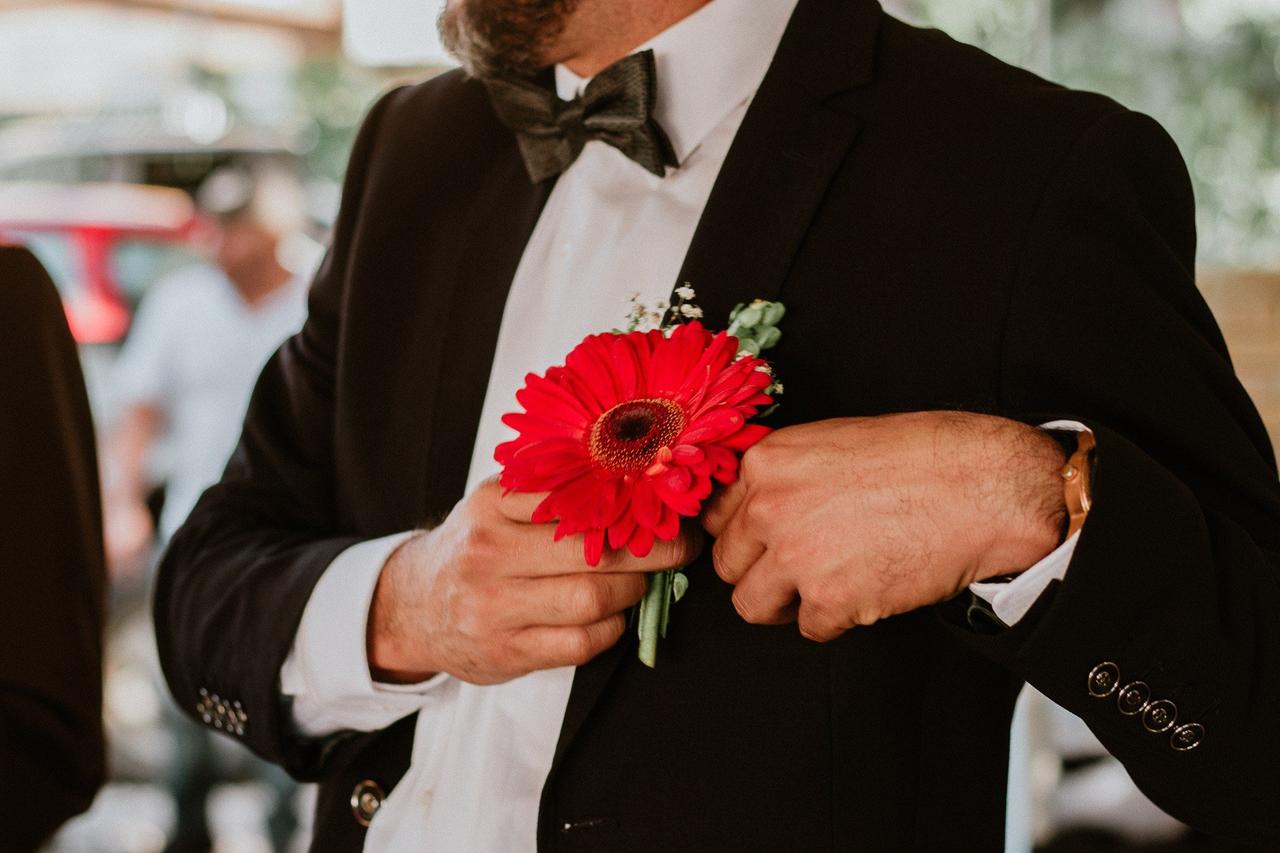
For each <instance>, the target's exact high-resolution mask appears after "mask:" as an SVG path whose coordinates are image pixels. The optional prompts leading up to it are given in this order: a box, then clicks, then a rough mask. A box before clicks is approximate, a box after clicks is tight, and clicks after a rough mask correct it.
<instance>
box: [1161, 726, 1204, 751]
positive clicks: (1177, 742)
mask: <svg viewBox="0 0 1280 853" xmlns="http://www.w3.org/2000/svg"><path fill="white" fill-rule="evenodd" d="M1203 740H1204V726H1202V725H1200V724H1199V723H1187V724H1186V725H1182V726H1178V727H1177V728H1176V729H1174V730H1173V735H1172V736H1171V737H1170V738H1169V745H1170V746H1172V747H1173V748H1174V749H1175V750H1176V751H1178V752H1190V751H1191V750H1193V749H1195V748H1196V747H1197V746H1199V745H1200V743H1201V741H1203Z"/></svg>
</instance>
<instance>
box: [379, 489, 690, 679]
mask: <svg viewBox="0 0 1280 853" xmlns="http://www.w3.org/2000/svg"><path fill="white" fill-rule="evenodd" d="M543 497H544V496H543V495H522V494H510V495H503V493H502V488H501V487H500V486H498V484H497V482H496V481H493V480H490V481H488V482H486V483H485V484H484V485H482V486H481V487H480V488H479V489H477V490H476V491H475V492H474V493H472V494H471V495H470V496H469V497H467V498H466V499H464V500H463V501H462V502H460V503H459V504H458V505H457V506H456V507H455V508H454V509H453V511H452V512H451V513H449V517H448V518H446V519H445V521H444V523H443V524H442V525H440V526H439V527H437V528H435V529H434V530H431V531H429V532H426V533H422V534H419V535H417V536H415V537H414V538H412V539H410V540H409V541H408V542H406V543H405V544H404V545H402V546H401V547H400V548H399V549H397V550H396V552H395V553H394V554H392V555H391V559H389V560H388V561H387V564H386V566H384V567H383V570H382V574H381V575H380V576H379V578H378V585H377V587H376V589H375V591H374V598H373V605H372V607H371V608H370V612H369V630H368V652H369V664H370V669H371V670H372V672H373V673H374V676H375V678H378V679H379V680H383V681H400V682H412V681H421V680H423V679H424V678H427V677H429V676H430V675H432V674H433V673H437V672H447V673H449V674H451V675H453V676H455V677H457V678H461V679H462V680H464V681H469V682H472V683H474V684H497V683H499V682H503V681H509V680H510V679H512V678H516V677H518V676H521V675H524V674H526V673H529V672H532V671H534V670H538V669H552V668H555V667H559V666H571V665H572V666H577V665H581V664H584V663H586V662H587V661H589V660H591V659H592V658H593V657H595V656H596V655H597V654H599V653H600V652H602V651H604V650H605V649H607V648H609V647H610V646H612V645H613V644H614V643H616V642H617V641H618V638H619V637H621V636H622V632H623V630H625V628H626V616H625V611H626V610H627V609H628V608H629V607H631V606H632V605H633V604H635V603H636V602H638V601H639V600H640V599H641V598H642V597H643V596H644V591H645V575H646V574H647V573H649V572H656V571H663V570H665V569H672V568H678V567H680V566H683V565H685V564H687V563H688V562H689V561H691V560H692V559H693V558H694V557H695V556H697V553H698V550H699V548H700V547H701V542H700V537H699V536H698V535H697V533H696V531H695V532H694V534H693V535H688V534H686V535H682V536H681V538H680V539H677V540H676V541H674V542H656V543H654V546H653V552H652V553H650V554H649V556H648V557H645V558H643V559H639V558H636V557H633V556H632V555H631V554H630V553H629V552H611V551H609V550H606V551H605V555H604V558H603V559H602V560H601V562H600V565H599V566H598V567H597V568H594V569H593V568H590V567H588V566H587V564H586V561H585V560H584V559H583V556H582V538H581V537H580V536H575V537H571V538H566V539H562V540H561V541H559V542H555V541H553V539H552V535H551V533H552V531H551V528H550V527H549V526H547V525H545V524H538V525H534V524H530V523H529V518H530V516H531V515H532V514H533V510H534V507H536V506H537V505H538V503H539V502H540V501H541V500H542V498H543Z"/></svg>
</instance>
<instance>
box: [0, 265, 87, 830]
mask: <svg viewBox="0 0 1280 853" xmlns="http://www.w3.org/2000/svg"><path fill="white" fill-rule="evenodd" d="M99 506H100V504H99V501H98V471H97V461H96V457H95V454H94V444H93V424H92V422H91V420H90V417H89V401H88V399H87V398H86V396H85V388H84V380H83V378H82V377H81V375H80V365H79V361H78V360H77V356H76V350H75V344H74V343H73V342H72V340H71V334H70V333H69V332H68V330H67V323H66V319H65V318H64V316H63V313H62V303H61V301H60V300H59V299H58V294H57V291H56V290H55V289H54V286H53V282H51V281H50V280H49V278H48V276H47V275H46V274H45V272H44V270H43V269H42V268H41V267H40V265H39V263H37V262H36V260H35V258H34V257H32V256H31V255H30V254H29V253H27V252H26V251H25V250H19V249H14V248H3V247H0V566H2V567H3V568H2V569H0V582H3V585H4V592H3V594H0V835H3V838H4V842H3V843H0V847H4V849H6V850H27V849H35V848H36V847H38V846H39V844H40V842H41V841H42V840H44V839H45V837H47V836H48V835H49V834H50V833H52V832H53V830H54V829H55V828H57V826H58V825H59V824H61V823H62V822H63V821H64V820H66V819H67V818H68V817H70V816H71V815H74V814H76V813H78V812H81V811H84V810H85V809H86V808H88V807H89V804H90V803H91V802H92V801H93V796H94V794H95V792H96V791H97V789H98V786H99V785H100V784H101V783H102V777H103V738H102V618H103V583H104V568H103V555H102V515H101V510H100V508H99ZM6 845H13V846H12V847H10V846H6Z"/></svg>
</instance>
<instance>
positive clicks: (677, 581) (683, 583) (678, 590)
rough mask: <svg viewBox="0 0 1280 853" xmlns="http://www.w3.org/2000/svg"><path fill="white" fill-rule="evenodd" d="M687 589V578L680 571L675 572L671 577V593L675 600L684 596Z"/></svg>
mask: <svg viewBox="0 0 1280 853" xmlns="http://www.w3.org/2000/svg"><path fill="white" fill-rule="evenodd" d="M688 590H689V578H687V577H686V576H685V575H684V574H683V573H682V572H676V573H675V574H674V575H672V577H671V595H672V597H673V598H674V599H675V600H676V601H679V600H680V599H682V598H684V594H685V593H686V592H688Z"/></svg>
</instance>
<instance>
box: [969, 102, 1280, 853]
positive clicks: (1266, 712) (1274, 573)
mask: <svg viewBox="0 0 1280 853" xmlns="http://www.w3.org/2000/svg"><path fill="white" fill-rule="evenodd" d="M1029 228H1030V230H1029V234H1028V237H1027V241H1026V243H1025V249H1024V256H1023V259H1022V264H1021V267H1020V273H1019V278H1018V281H1017V282H1016V283H1015V290H1014V292H1013V295H1012V297H1011V302H1010V307H1009V314H1008V323H1007V328H1006V331H1005V346H1004V360H1003V368H1002V377H1001V385H1002V394H1003V398H1004V399H1003V403H1004V406H1005V408H1006V413H1007V414H1009V415H1010V416H1011V417H1017V418H1019V419H1023V420H1026V421H1029V422H1042V421H1045V420H1049V419H1052V418H1057V417H1068V418H1076V419H1079V420H1081V421H1083V422H1085V423H1087V424H1088V425H1089V426H1090V427H1091V428H1092V429H1093V430H1094V431H1095V433H1096V436H1097V456H1096V460H1097V461H1096V469H1095V480H1094V490H1093V495H1094V506H1093V510H1092V512H1091V514H1090V516H1089V518H1088V520H1087V521H1086V523H1085V526H1084V528H1083V531H1082V535H1081V538H1080V541H1079V543H1078V548H1077V550H1076V553H1075V555H1074V557H1073V559H1072V562H1071V566H1070V568H1069V570H1068V571H1067V574H1066V577H1065V578H1064V579H1063V581H1062V583H1061V584H1060V585H1055V587H1054V588H1053V589H1051V591H1049V592H1048V593H1047V594H1046V595H1044V596H1042V598H1041V600H1040V601H1039V602H1037V605H1036V607H1035V608H1034V609H1033V611H1032V614H1031V615H1030V616H1029V617H1028V618H1027V619H1025V620H1023V622H1020V623H1019V624H1018V625H1017V626H1015V627H1014V628H1012V629H1010V630H1008V631H1006V632H1003V633H1000V634H997V635H995V636H983V635H980V634H977V633H973V632H967V633H965V634H964V635H965V636H966V640H967V642H971V643H974V644H976V645H977V646H978V647H979V648H981V649H982V650H983V651H985V652H987V653H988V654H991V655H993V656H995V657H996V658H997V659H998V660H1000V661H1002V662H1004V663H1005V664H1006V665H1008V666H1009V667H1011V668H1012V669H1013V670H1014V671H1015V672H1016V673H1018V674H1019V675H1021V676H1022V677H1023V678H1025V679H1026V680H1027V681H1028V682H1029V683H1030V684H1032V685H1033V686H1034V687H1036V688H1037V689H1039V690H1040V691H1041V692H1043V693H1044V694H1046V695H1047V696H1048V697H1049V698H1051V699H1053V700H1054V701H1055V702H1057V703H1058V704H1060V705H1062V706H1063V707H1065V708H1067V709H1068V710H1070V711H1072V712H1074V713H1076V714H1078V715H1079V716H1080V717H1082V718H1083V719H1084V720H1085V722H1086V723H1088V725H1089V726H1090V728H1091V729H1092V730H1093V731H1094V733H1095V734H1096V735H1097V736H1098V737H1099V739H1100V740H1101V741H1102V743H1103V744H1104V745H1105V746H1106V747H1107V749H1108V750H1110V751H1111V752H1112V753H1113V754H1114V755H1115V756H1116V757H1117V758H1119V759H1120V760H1121V761H1122V762H1123V763H1124V765H1125V766H1126V768H1127V769H1128V770H1129V772H1130V774H1131V775H1132V777H1133V779H1134V780H1135V781H1136V782H1137V784H1138V786H1139V787H1140V788H1142V790H1143V791H1145V792H1146V793H1147V794H1148V796H1150V797H1151V798H1152V800H1154V801H1155V803H1156V804H1157V805H1159V806H1161V807H1162V808H1163V809H1165V810H1166V811H1168V812H1169V813H1170V814H1172V815H1174V816H1176V817H1178V818H1180V819H1182V820H1183V821H1185V822H1187V823H1189V824H1191V825H1192V826H1195V827H1197V828H1199V829H1201V830H1203V831H1206V832H1209V833H1212V834H1216V835H1222V836H1225V837H1238V838H1241V839H1246V840H1256V839H1268V840H1271V841H1274V840H1275V839H1276V838H1278V837H1280V763H1278V762H1277V761H1276V756H1277V755H1280V726H1277V725H1276V724H1275V715H1276V712H1277V710H1278V709H1280V486H1278V485H1277V479H1276V467H1275V459H1274V456H1273V452H1272V449H1271V445H1270V442H1269V441H1268V438H1267V434H1266V430H1265V429H1264V427H1263V425H1262V423H1261V421H1260V419H1259V417H1258V415H1257V412H1256V411H1255V409H1254V407H1253V405H1252V403H1251V402H1250V401H1249V398H1248V397H1247V395H1246V394H1245V392H1244V390H1243V389H1242V387H1241V386H1240V384H1239V382H1238V381H1237V380H1236V378H1235V375H1234V373H1233V370H1232V366H1231V362H1230V359H1229V356H1228V354H1227V350H1226V346H1225V344H1224V342H1223V339H1222V336H1221V334H1220V333H1219V331H1218V328H1217V326H1216V325H1215V323H1214V320H1213V318H1212V316H1211V315H1210V313H1209V311H1208V309H1207V308H1206V306H1205V304H1204V303H1203V301H1202V300H1201V298H1200V296H1199V293H1198V292H1197V290H1196V287H1195V282H1194V257H1195V225H1194V203H1193V199H1192V194H1191V187H1190V183H1189V180H1188V178H1187V174H1186V169H1185V167H1184V166H1183V163H1182V160H1181V158H1180V156H1179V155H1178V152H1177V149H1176V147H1175V146H1174V144H1173V142H1172V140H1170V139H1169V137H1168V136H1167V135H1166V134H1165V133H1164V131H1163V130H1162V129H1161V128H1160V127H1159V126H1158V125H1157V124H1156V123H1155V122H1154V121H1152V120H1151V119H1149V118H1147V117H1146V116H1143V115H1140V114H1138V113H1133V112H1128V111H1118V112H1113V113H1111V114H1109V115H1107V116H1105V117H1104V118H1102V119H1101V120H1099V121H1098V122H1097V123H1096V124H1095V125H1094V126H1093V127H1092V128H1090V129H1089V130H1088V131H1087V132H1085V133H1084V134H1083V136H1082V137H1081V138H1080V139H1078V140H1077V142H1076V143H1075V144H1074V147H1073V148H1072V150H1071V153H1070V154H1069V156H1068V157H1067V159H1066V162H1064V163H1063V164H1062V165H1061V167H1060V168H1059V169H1058V171H1057V174H1056V175H1055V176H1054V177H1053V178H1052V179H1051V180H1050V181H1049V183H1048V185H1047V187H1046V189H1045V191H1044V195H1043V198H1042V201H1041V204H1040V206H1039V209H1038V212H1037V214H1036V216H1035V218H1034V220H1033V221H1032V222H1031V224H1030V226H1029ZM1104 662H1110V663H1113V664H1114V665H1115V668H1116V669H1118V671H1119V674H1120V675H1119V679H1118V682H1117V686H1116V688H1115V690H1114V692H1110V693H1109V695H1106V696H1101V697H1098V696H1094V695H1092V693H1091V691H1090V688H1091V687H1093V688H1094V692H1103V689H1104V685H1105V682H1098V683H1091V682H1090V673H1091V671H1093V670H1094V668H1095V667H1096V666H1097V665H1099V664H1101V663H1104ZM1132 682H1142V683H1143V684H1145V685H1146V686H1147V687H1149V690H1150V697H1149V701H1150V702H1155V701H1156V700H1161V699H1165V700H1169V701H1171V702H1172V703H1173V705H1174V706H1176V720H1174V722H1173V728H1170V729H1168V730H1166V731H1162V732H1161V731H1158V730H1159V729H1161V728H1162V727H1163V725H1164V723H1165V722H1167V720H1166V719H1165V718H1162V717H1159V716H1156V717H1150V716H1147V715H1144V713H1143V712H1141V711H1139V712H1138V713H1136V714H1132V715H1129V714H1125V713H1122V712H1121V707H1120V705H1121V702H1120V701H1119V695H1120V693H1121V692H1122V691H1123V690H1124V687H1125V686H1127V685H1129V684H1130V683H1132ZM1135 689H1136V690H1137V692H1136V693H1135V694H1132V695H1134V696H1138V697H1139V698H1141V697H1142V695H1143V690H1142V688H1141V687H1138V688H1135ZM1164 709H1165V710H1166V711H1168V710H1169V706H1164ZM1128 710H1133V709H1132V707H1130V708H1129V709H1128ZM1183 725H1190V726H1192V728H1191V729H1190V732H1191V734H1200V731H1199V730H1198V729H1197V728H1195V727H1196V726H1202V727H1203V732H1202V737H1200V738H1199V743H1198V745H1195V746H1194V748H1192V749H1190V750H1186V751H1180V750H1178V749H1175V748H1174V746H1175V741H1174V740H1173V738H1174V734H1175V732H1176V731H1177V727H1179V726H1183ZM1150 729H1156V730H1157V731H1152V730H1150ZM1179 743H1180V744H1181V745H1183V746H1185V745H1186V744H1187V743H1188V741H1180V742H1179Z"/></svg>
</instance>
